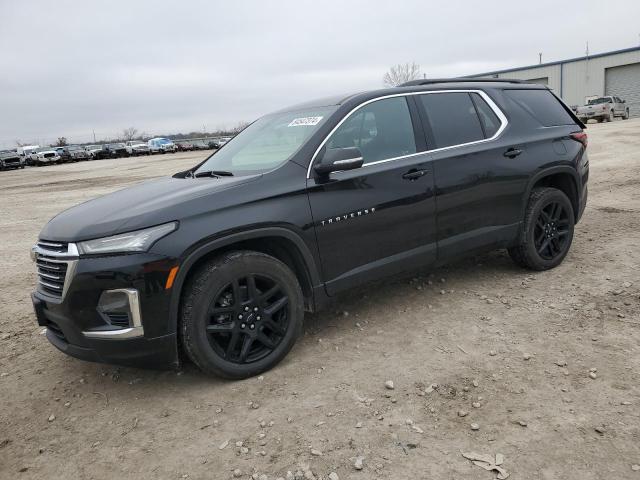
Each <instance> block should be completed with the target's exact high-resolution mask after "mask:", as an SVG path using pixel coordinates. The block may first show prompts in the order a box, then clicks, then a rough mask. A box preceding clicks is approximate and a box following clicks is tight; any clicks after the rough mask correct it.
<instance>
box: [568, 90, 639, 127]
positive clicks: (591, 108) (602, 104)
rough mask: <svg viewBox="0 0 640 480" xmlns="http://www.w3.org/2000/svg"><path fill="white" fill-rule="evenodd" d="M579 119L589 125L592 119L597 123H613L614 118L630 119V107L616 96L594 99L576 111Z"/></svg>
mask: <svg viewBox="0 0 640 480" xmlns="http://www.w3.org/2000/svg"><path fill="white" fill-rule="evenodd" d="M576 115H577V117H578V118H579V119H580V120H582V122H584V123H587V121H588V120H589V119H591V118H594V119H595V120H596V121H597V122H611V121H613V119H614V117H622V119H623V120H626V119H628V118H629V107H627V105H626V103H625V101H624V100H622V99H621V98H619V97H615V96H607V97H597V98H592V99H591V100H589V101H588V102H587V104H586V105H584V106H582V107H578V108H577V109H576Z"/></svg>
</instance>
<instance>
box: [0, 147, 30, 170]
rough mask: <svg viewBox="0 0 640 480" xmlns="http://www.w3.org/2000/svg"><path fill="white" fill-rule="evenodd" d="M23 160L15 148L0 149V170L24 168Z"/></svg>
mask: <svg viewBox="0 0 640 480" xmlns="http://www.w3.org/2000/svg"><path fill="white" fill-rule="evenodd" d="M24 164H25V160H24V157H21V156H20V155H19V154H18V152H17V151H15V150H0V170H8V169H10V168H24Z"/></svg>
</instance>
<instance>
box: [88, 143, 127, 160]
mask: <svg viewBox="0 0 640 480" xmlns="http://www.w3.org/2000/svg"><path fill="white" fill-rule="evenodd" d="M128 156H129V153H127V147H126V146H125V144H124V143H107V144H106V145H102V149H100V151H98V152H96V153H95V154H94V158H96V159H98V160H105V159H108V158H120V157H128Z"/></svg>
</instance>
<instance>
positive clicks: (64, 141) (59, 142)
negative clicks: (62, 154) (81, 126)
mask: <svg viewBox="0 0 640 480" xmlns="http://www.w3.org/2000/svg"><path fill="white" fill-rule="evenodd" d="M66 145H68V144H67V137H58V140H57V141H56V145H55V146H56V147H64V146H66Z"/></svg>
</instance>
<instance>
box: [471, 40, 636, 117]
mask: <svg viewBox="0 0 640 480" xmlns="http://www.w3.org/2000/svg"><path fill="white" fill-rule="evenodd" d="M469 77H470V78H513V79H517V80H526V81H529V82H534V83H543V84H545V85H548V86H549V88H551V89H553V91H554V92H555V93H556V94H557V95H559V96H560V97H562V99H563V100H564V101H565V103H566V104H567V105H572V106H573V105H583V104H584V103H586V100H587V99H589V98H592V97H596V96H602V95H617V96H618V97H620V98H622V99H624V100H626V102H627V105H628V106H629V113H630V115H631V116H632V117H639V116H640V47H633V48H625V49H624V50H616V51H613V52H606V53H599V54H596V55H589V56H585V57H579V58H571V59H569V60H561V61H558V62H549V63H541V64H539V65H531V66H528V67H521V68H510V69H507V70H499V71H496V72H486V73H480V74H477V75H469Z"/></svg>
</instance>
